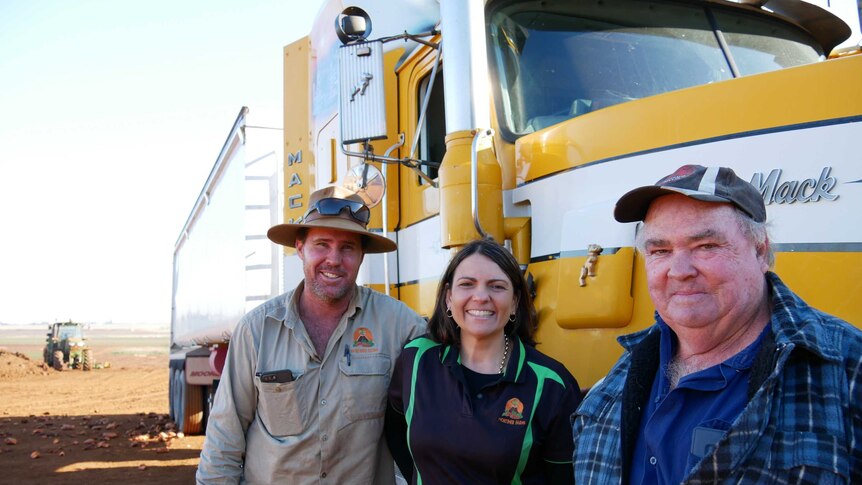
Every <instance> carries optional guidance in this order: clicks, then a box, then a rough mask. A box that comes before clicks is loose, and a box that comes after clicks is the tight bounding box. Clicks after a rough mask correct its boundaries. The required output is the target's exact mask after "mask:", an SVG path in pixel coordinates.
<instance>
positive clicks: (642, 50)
mask: <svg viewBox="0 0 862 485" xmlns="http://www.w3.org/2000/svg"><path fill="white" fill-rule="evenodd" d="M488 15H489V18H490V22H489V25H488V29H489V31H488V34H489V45H490V47H489V52H490V55H491V62H492V65H493V71H494V75H495V81H496V82H495V83H494V84H495V88H494V89H495V101H496V106H497V113H498V120H499V125H500V127H501V131H502V134H503V136H504V137H505V138H506V139H508V140H509V141H514V139H515V138H517V137H518V136H520V135H524V134H527V133H532V132H534V131H536V130H540V129H542V128H546V127H548V126H551V125H554V124H556V123H559V122H561V121H565V120H567V119H570V118H574V117H576V116H579V115H582V114H585V113H588V112H590V111H595V110H597V109H601V108H606V107H608V106H612V105H615V104H619V103H623V102H626V101H631V100H635V99H639V98H643V97H646V96H652V95H654V94H660V93H664V92H668V91H673V90H676V89H682V88H686V87H691V86H697V85H701V84H707V83H712V82H716V81H722V80H725V79H730V78H732V77H734V76H735V75H740V76H741V75H748V74H756V73H760V72H766V71H772V70H776V69H781V68H784V67H790V66H796V65H800V64H807V63H810V62H815V61H817V60H818V59H821V58H822V55H823V52H822V49H821V48H820V47H819V46H818V45H817V44H816V43H815V41H814V40H813V39H812V38H810V37H809V36H808V35H807V34H806V33H805V32H804V31H802V30H801V29H799V28H798V27H796V26H794V25H791V24H787V23H784V22H781V21H779V20H777V19H775V18H772V17H770V16H767V15H758V14H755V13H753V12H751V11H736V10H735V9H730V8H720V7H718V6H708V7H707V6H705V4H698V5H694V4H687V3H677V2H665V1H643V0H623V1H615V2H601V1H598V2H572V1H567V0H554V1H550V0H545V1H527V2H523V1H521V2H515V1H503V2H497V3H496V4H492V5H491V6H490V7H489V10H488ZM718 39H723V41H724V43H725V45H726V46H727V48H726V49H722V47H721V43H720V42H719V40H718ZM734 70H735V71H736V72H734Z"/></svg>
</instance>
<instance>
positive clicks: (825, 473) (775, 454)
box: [770, 431, 850, 485]
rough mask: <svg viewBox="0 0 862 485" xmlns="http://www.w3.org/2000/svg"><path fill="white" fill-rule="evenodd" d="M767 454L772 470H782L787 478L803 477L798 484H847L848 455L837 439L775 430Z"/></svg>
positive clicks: (826, 435) (848, 475) (835, 437)
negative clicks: (770, 452) (770, 448)
mask: <svg viewBox="0 0 862 485" xmlns="http://www.w3.org/2000/svg"><path fill="white" fill-rule="evenodd" d="M771 451H772V456H771V458H770V460H771V462H772V463H773V464H774V466H775V468H776V469H778V470H786V471H787V477H796V478H799V477H804V478H805V480H800V482H802V481H805V482H806V483H817V484H827V485H828V484H832V483H836V484H838V483H849V480H850V462H849V459H848V457H849V452H848V450H847V448H846V446H845V445H844V444H843V443H842V442H841V441H840V440H839V439H838V437H837V436H833V435H830V434H825V433H812V432H803V431H788V432H780V431H779V432H777V433H776V434H775V439H774V441H773V442H772V450H771ZM791 481H795V479H794V480H791Z"/></svg>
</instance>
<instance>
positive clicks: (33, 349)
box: [0, 326, 170, 361]
mask: <svg viewBox="0 0 862 485" xmlns="http://www.w3.org/2000/svg"><path fill="white" fill-rule="evenodd" d="M47 333H48V329H47V326H46V327H45V328H42V327H36V328H26V329H21V328H14V329H7V328H3V327H0V348H5V349H6V350H9V351H12V352H21V353H23V354H24V355H26V356H27V357H29V358H30V359H33V360H42V348H43V347H44V346H45V338H46V334H47ZM84 335H85V337H86V339H87V343H88V344H89V345H90V346H91V347H92V348H93V350H94V351H95V352H96V353H97V354H98V355H97V357H96V359H97V360H98V361H102V360H110V359H112V357H111V356H135V357H161V356H167V355H168V347H169V345H170V335H169V333H168V332H165V331H152V330H143V331H142V330H137V329H135V330H133V329H116V328H111V329H103V328H94V329H90V330H87V331H85V333H84Z"/></svg>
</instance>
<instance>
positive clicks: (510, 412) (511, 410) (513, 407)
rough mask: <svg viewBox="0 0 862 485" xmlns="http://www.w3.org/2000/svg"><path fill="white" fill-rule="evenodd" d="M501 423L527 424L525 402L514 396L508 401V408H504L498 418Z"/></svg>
mask: <svg viewBox="0 0 862 485" xmlns="http://www.w3.org/2000/svg"><path fill="white" fill-rule="evenodd" d="M498 419H499V420H500V422H501V423H505V424H514V425H518V426H523V425H525V424H527V422H526V421H524V403H522V402H521V400H520V399H518V398H517V397H513V398H512V399H509V400H508V401H506V409H504V410H503V415H502V416H500V417H499V418H498Z"/></svg>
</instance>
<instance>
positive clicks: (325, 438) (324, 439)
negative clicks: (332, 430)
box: [320, 435, 329, 441]
mask: <svg viewBox="0 0 862 485" xmlns="http://www.w3.org/2000/svg"><path fill="white" fill-rule="evenodd" d="M328 439H329V436H326V435H323V436H321V437H320V440H321V441H326V440H328Z"/></svg>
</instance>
